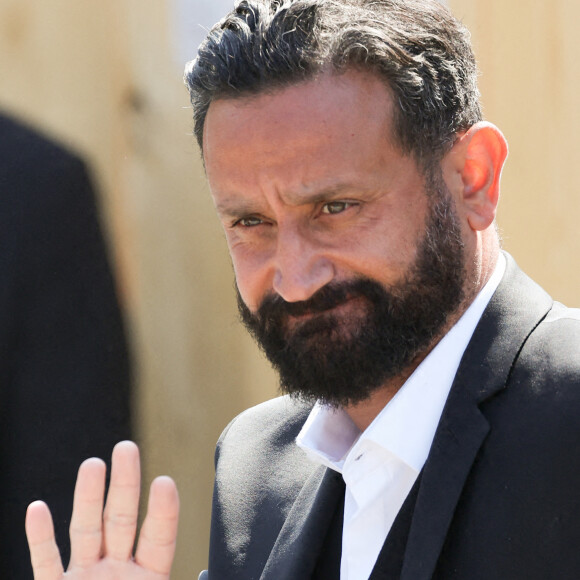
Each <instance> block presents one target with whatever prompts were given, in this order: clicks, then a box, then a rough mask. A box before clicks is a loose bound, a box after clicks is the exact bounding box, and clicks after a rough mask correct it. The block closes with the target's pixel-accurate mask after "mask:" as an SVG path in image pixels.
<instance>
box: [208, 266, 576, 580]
mask: <svg viewBox="0 0 580 580" xmlns="http://www.w3.org/2000/svg"><path fill="white" fill-rule="evenodd" d="M579 347H580V315H579V313H578V311H575V310H569V309H567V308H565V307H563V306H562V305H559V304H557V303H554V302H553V301H552V299H551V298H550V297H549V296H548V295H547V294H546V293H545V292H544V291H543V290H542V289H541V288H539V287H538V286H537V285H536V284H535V283H534V282H532V281H531V280H530V279H529V278H527V277H526V276H525V275H524V274H523V273H522V272H521V271H520V270H518V268H517V266H516V265H515V263H514V262H513V260H512V259H511V258H510V257H509V256H508V266H507V271H506V274H505V276H504V279H503V280H502V282H501V284H500V286H499V288H498V290H497V291H496V293H495V295H494V296H493V297H492V300H491V302H490V303H489V305H488V307H487V309H486V311H485V313H484V315H483V317H482V319H481V321H480V323H479V325H478V326H477V328H476V330H475V333H474V335H473V337H472V339H471V341H470V343H469V346H468V348H467V350H466V352H465V354H464V356H463V359H462V362H461V364H460V367H459V369H458V372H457V375H456V377H455V380H454V383H453V386H452V389H451V391H450V394H449V397H448V400H447V403H446V406H445V409H444V411H443V414H442V417H441V420H440V423H439V426H438V429H437V432H436V435H435V438H434V441H433V444H432V447H431V450H430V453H429V456H428V459H427V462H426V464H425V466H424V468H423V471H422V473H421V477H420V480H419V482H418V484H417V488H416V490H415V491H416V500H414V501H413V505H412V506H411V509H410V510H408V513H407V517H408V521H407V522H406V523H405V525H403V526H401V529H403V530H404V533H405V537H404V538H402V540H403V541H398V542H397V541H395V543H394V546H396V547H397V549H398V550H400V552H401V553H399V554H396V558H395V559H397V558H398V559H399V560H400V566H401V571H400V572H398V573H397V574H396V575H395V576H393V574H392V573H391V572H389V570H390V568H389V566H388V565H384V562H383V563H381V562H380V561H379V563H378V564H377V566H376V567H375V570H374V572H373V575H372V576H371V578H373V580H376V579H383V580H387V579H388V580H392V579H393V578H394V577H396V578H401V579H402V580H428V579H431V578H436V579H445V580H449V579H455V578H456V579H461V580H479V579H480V580H491V579H493V580H517V579H522V580H524V579H525V580H546V579H548V578H558V579H559V580H563V579H564V580H577V579H578V578H580V356H579V354H580V348H579ZM309 411H310V408H309V407H308V406H307V405H304V404H302V403H300V402H296V401H293V400H291V399H289V398H280V399H276V400H274V401H270V402H268V403H265V404H263V405H260V406H258V407H256V408H253V409H250V410H248V411H246V412H245V413H243V414H241V415H240V416H239V417H238V418H236V419H235V420H234V421H233V422H232V423H231V424H230V425H229V426H228V428H227V429H226V430H225V432H224V433H223V435H222V437H221V438H220V441H219V443H218V448H217V453H216V484H215V494H214V504H213V516H212V529H211V545H210V557H209V574H208V575H207V576H205V578H209V580H226V579H227V580H242V579H243V580H258V579H261V580H298V579H300V580H302V579H308V578H311V577H312V575H313V570H314V568H315V566H316V564H317V561H318V560H319V558H320V551H321V549H322V546H323V544H324V542H325V538H326V537H327V533H328V526H329V524H330V522H331V521H332V518H333V514H334V513H335V510H336V506H337V502H339V501H341V497H342V495H341V494H342V489H343V488H342V486H343V484H342V481H341V478H340V476H338V475H337V474H336V473H334V472H333V471H332V470H329V469H326V468H324V467H320V466H316V465H314V464H312V463H310V462H309V461H308V460H307V459H306V457H305V455H304V454H303V452H302V451H301V450H300V449H299V448H297V446H296V445H295V443H294V438H295V437H296V435H297V434H298V432H299V431H300V429H301V427H302V425H303V423H304V420H305V419H306V417H307V416H308V413H309ZM400 539H401V538H399V540H400ZM337 557H338V556H337ZM379 560H380V558H379ZM206 574H207V573H206ZM203 577H204V576H203V575H202V578H203ZM328 580H331V579H330V578H329V579H328Z"/></svg>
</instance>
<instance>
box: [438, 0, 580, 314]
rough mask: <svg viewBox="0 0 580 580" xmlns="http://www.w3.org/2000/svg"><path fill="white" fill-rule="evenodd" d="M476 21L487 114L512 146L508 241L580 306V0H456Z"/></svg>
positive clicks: (528, 265) (504, 228)
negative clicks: (578, 173) (579, 172)
mask: <svg viewBox="0 0 580 580" xmlns="http://www.w3.org/2000/svg"><path fill="white" fill-rule="evenodd" d="M448 4H449V5H450V7H451V9H452V10H453V12H454V13H455V14H456V15H457V16H458V17H459V18H461V19H462V20H463V22H464V23H465V24H466V25H467V27H468V28H469V29H470V30H471V33H472V38H473V42H474V45H475V52H476V55H477V57H478V61H479V65H480V69H481V81H480V88H481V92H482V101H483V105H484V114H485V117H486V118H487V119H488V120H489V121H492V122H493V123H495V124H496V125H498V126H499V127H500V128H501V129H502V131H503V132H504V134H505V136H506V137H507V140H508V142H509V145H510V154H509V158H508V161H507V165H506V168H505V171H504V175H503V180H502V195H501V201H500V210H499V215H498V223H499V226H500V229H501V233H502V236H503V242H504V247H505V248H506V249H507V250H508V251H509V252H511V253H512V254H513V256H514V257H515V258H516V260H517V261H518V263H519V265H520V266H521V267H522V268H524V269H525V270H526V272H528V273H529V274H530V275H531V276H532V277H534V278H535V279H536V280H537V281H538V282H540V283H541V284H542V286H544V288H546V289H547V290H548V291H549V292H550V293H551V294H552V295H553V296H554V297H555V298H556V299H558V300H560V301H563V302H566V303H568V304H570V305H575V306H579V305H580V269H579V268H578V267H577V262H576V258H575V256H578V255H580V226H579V218H580V188H579V185H578V179H577V178H576V176H575V168H578V167H579V166H580V142H579V140H578V138H577V136H578V134H579V132H580V102H579V101H580V99H579V97H578V95H580V59H579V58H578V54H579V51H580V35H579V34H578V21H579V19H580V3H578V2H577V0H549V1H548V0H449V2H448Z"/></svg>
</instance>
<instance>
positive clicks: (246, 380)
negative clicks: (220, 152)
mask: <svg viewBox="0 0 580 580" xmlns="http://www.w3.org/2000/svg"><path fill="white" fill-rule="evenodd" d="M232 3H233V2H232V1H231V0H164V1H152V0H140V1H137V0H101V1H100V2H90V3H89V2H78V1H75V0H51V1H50V2H45V1H42V0H0V109H1V110H3V111H4V112H6V113H9V114H12V115H14V116H16V117H17V118H19V119H21V120H23V121H25V122H26V123H27V124H29V125H31V126H33V127H35V128H36V129H38V130H41V131H42V132H44V133H45V134H47V135H49V136H51V137H52V138H55V139H57V140H58V141H59V142H61V143H63V144H64V145H66V146H67V147H68V148H70V149H72V150H74V151H75V152H76V153H77V154H79V155H81V156H82V157H83V158H84V159H85V160H86V161H87V162H88V164H89V167H90V169H91V173H92V176H93V181H94V183H95V184H96V187H97V190H98V192H99V207H100V211H101V217H102V220H103V224H104V228H105V233H106V238H107V240H108V244H109V250H110V255H111V258H112V260H113V263H114V270H115V273H116V276H117V285H118V289H119V294H120V297H121V302H122V305H123V308H124V311H125V315H126V321H127V325H128V329H129V342H130V348H131V350H132V353H133V360H134V365H135V367H134V368H135V384H134V389H133V395H132V396H133V399H132V404H133V417H134V426H135V437H136V438H137V440H138V441H139V442H140V444H141V447H142V450H143V461H144V467H145V476H144V478H145V482H146V484H148V483H149V481H150V480H151V479H152V477H153V476H154V475H156V474H159V473H167V474H170V475H171V476H173V477H174V478H175V479H176V481H177V483H178V486H179V489H180V494H181V502H182V509H183V515H182V519H181V524H180V527H181V530H180V541H179V546H178V552H177V560H176V564H175V568H174V574H173V577H174V578H175V579H176V580H186V579H191V578H196V577H197V573H198V571H199V570H200V569H202V568H203V567H204V566H205V562H206V553H207V545H208V527H209V515H210V514H209V510H210V495H211V489H212V479H213V449H214V444H215V441H216V439H217V437H218V436H219V433H220V432H221V430H222V429H223V427H224V426H225V425H226V424H227V422H228V421H229V420H230V419H231V418H232V417H233V416H234V415H235V414H236V413H237V412H239V411H240V410H242V409H244V408H246V407H248V406H250V405H252V404H255V403H258V402H260V401H262V400H264V399H266V398H270V397H272V396H274V395H275V394H276V378H275V376H274V374H273V373H272V371H271V370H270V369H269V367H268V365H267V363H265V361H264V360H263V359H262V357H261V355H260V354H259V353H258V352H257V350H256V349H255V347H254V346H253V344H252V342H251V341H250V339H249V338H248V337H246V335H245V332H244V330H243V329H242V328H241V326H240V325H239V324H238V322H237V319H236V307H235V300H234V293H233V291H232V287H233V277H232V271H231V266H230V263H229V259H228V255H227V250H226V246H225V242H224V239H223V236H222V233H221V230H220V227H219V224H218V222H217V219H216V218H215V217H214V211H213V207H212V204H211V201H210V198H209V194H208V190H207V186H206V184H205V181H204V175H203V169H202V165H201V163H200V159H199V152H198V150H197V147H196V144H195V142H194V139H193V137H192V135H191V132H192V121H191V110H190V108H189V102H188V95H187V92H186V90H185V88H184V86H183V83H182V74H183V68H184V64H185V62H186V61H188V60H190V59H192V58H193V57H194V56H195V52H196V47H197V45H198V44H199V42H200V41H201V39H202V38H203V35H204V30H205V29H207V28H209V27H210V26H211V25H212V24H213V23H214V22H215V21H216V20H218V19H219V18H220V17H221V15H223V14H224V13H225V12H226V11H227V10H228V9H229V8H230V7H231V5H232ZM448 4H449V5H450V7H451V9H452V10H453V12H454V13H455V14H456V15H457V16H458V17H460V18H461V19H462V20H463V21H464V22H465V24H466V25H467V26H468V28H469V29H470V30H471V31H472V35H473V42H474V46H475V51H476V55H477V57H478V61H479V63H480V69H481V91H482V95H483V104H484V111H485V116H486V118H487V119H488V120H490V121H492V122H494V123H495V124H496V125H498V126H499V127H500V128H501V129H502V130H503V131H504V133H505V135H506V137H507V139H508V141H509V143H510V157H509V159H508V163H507V167H506V169H505V173H504V179H503V186H502V201H501V206H500V213H499V219H498V221H499V225H500V229H501V232H502V236H503V240H504V247H505V248H506V249H507V250H508V251H510V252H511V253H512V254H513V255H514V257H515V258H516V260H517V261H518V262H519V264H520V266H521V267H523V268H524V270H526V271H527V272H528V273H529V274H530V275H532V276H533V277H534V278H535V279H536V280H537V281H539V282H540V283H541V284H542V285H543V286H544V287H545V288H546V289H548V290H549V291H550V292H551V293H552V295H553V296H554V297H555V298H557V299H558V300H561V301H564V302H566V303H568V304H570V305H580V269H579V268H577V267H575V262H574V256H575V255H578V254H579V253H580V235H579V232H578V226H577V224H578V218H579V216H580V197H579V195H578V192H577V184H576V178H575V177H574V175H573V173H574V171H573V170H574V167H577V166H578V165H580V145H579V144H578V139H577V136H578V135H579V134H580V114H579V113H578V109H579V107H578V103H577V99H578V97H577V95H578V94H580V59H578V57H577V54H578V53H579V51H580V37H579V36H578V34H577V22H578V19H579V18H580V4H579V3H578V2H576V0H550V2H548V1H547V0H543V1H541V0H510V1H509V2H505V0H450V1H449V2H448ZM0 195H2V193H1V192H0Z"/></svg>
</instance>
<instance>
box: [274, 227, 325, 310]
mask: <svg viewBox="0 0 580 580" xmlns="http://www.w3.org/2000/svg"><path fill="white" fill-rule="evenodd" d="M274 267H275V270H274V279H273V282H272V284H273V289H274V291H275V292H276V293H277V294H279V295H280V297H282V298H283V299H284V300H286V302H301V301H303V300H307V299H308V298H310V297H311V296H312V295H313V294H314V293H315V292H316V291H317V290H319V289H320V288H322V287H323V286H325V285H326V284H328V283H329V282H330V281H331V280H332V278H333V277H334V267H333V264H332V262H331V260H330V259H329V258H328V257H327V256H325V254H324V252H323V248H321V247H320V244H319V243H317V241H316V240H314V239H311V237H309V236H308V234H307V233H304V232H300V231H299V230H298V229H286V230H284V231H282V228H280V230H279V233H278V243H277V249H276V256H275V266H274Z"/></svg>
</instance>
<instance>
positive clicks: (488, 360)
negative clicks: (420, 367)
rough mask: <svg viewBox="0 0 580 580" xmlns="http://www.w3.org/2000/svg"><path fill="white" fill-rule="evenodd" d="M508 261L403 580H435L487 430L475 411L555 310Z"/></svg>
mask: <svg viewBox="0 0 580 580" xmlns="http://www.w3.org/2000/svg"><path fill="white" fill-rule="evenodd" d="M506 258H507V262H508V263H507V269H506V273H505V275H504V278H503V280H502V282H501V284H500V286H499V287H498V289H497V291H496V293H495V294H494V296H493V297H492V300H491V301H490V303H489V305H488V307H487V309H486V311H485V312H484V315H483V317H482V319H481V321H480V323H479V324H478V326H477V328H476V330H475V333H474V335H473V337H472V339H471V341H470V343H469V346H468V348H467V350H466V352H465V354H464V356H463V358H462V361H461V364H460V366H459V370H458V372H457V375H456V377H455V380H454V382H453V386H452V388H451V392H450V393H449V398H448V400H447V403H446V406H445V409H444V411H443V414H442V417H441V421H440V423H439V426H438V428H437V432H436V434H435V438H434V440H433V445H432V447H431V451H430V453H429V457H428V459H427V462H426V463H425V466H424V468H423V475H422V481H421V485H420V488H419V492H418V496H417V503H416V506H415V511H414V514H413V519H412V523H411V528H410V532H409V538H408V541H407V548H406V551H405V559H404V564H403V571H402V574H401V580H428V579H430V578H431V577H432V575H433V573H434V571H435V566H436V564H437V560H438V558H439V554H440V553H441V549H442V548H443V544H444V541H445V537H446V535H447V530H448V528H449V525H450V523H451V520H452V518H453V513H454V511H455V507H456V505H457V502H458V500H459V497H460V495H461V492H462V490H463V487H464V485H465V481H466V479H467V476H468V474H469V472H470V470H471V467H472V465H473V462H474V461H475V458H476V456H477V453H478V451H479V449H480V447H481V445H482V443H483V442H484V440H485V438H486V435H487V433H488V432H489V429H490V427H489V423H488V422H487V420H486V418H485V416H484V415H483V414H482V412H481V411H480V409H479V406H478V405H479V404H480V403H481V402H482V401H484V400H486V399H488V398H489V397H492V396H493V395H494V394H495V393H497V392H498V391H500V390H501V389H503V388H505V387H506V384H507V382H508V379H509V373H510V370H511V368H512V365H513V364H514V361H515V359H516V358H517V355H518V353H519V351H520V349H521V347H522V345H523V343H524V342H525V340H526V338H527V337H528V336H529V334H530V333H531V332H532V330H533V329H534V328H535V327H536V326H537V324H538V323H539V322H540V321H541V320H542V319H543V318H544V317H545V315H546V314H547V312H548V310H549V309H550V308H551V306H552V300H551V298H550V297H549V296H548V295H547V294H546V293H545V292H544V291H543V290H542V289H541V288H540V287H539V286H537V285H536V284H535V283H534V282H532V281H531V280H530V279H529V278H528V277H527V276H525V274H523V273H522V272H521V271H520V270H519V269H518V268H517V266H516V265H515V262H514V261H513V259H512V258H511V257H510V256H508V255H506Z"/></svg>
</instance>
